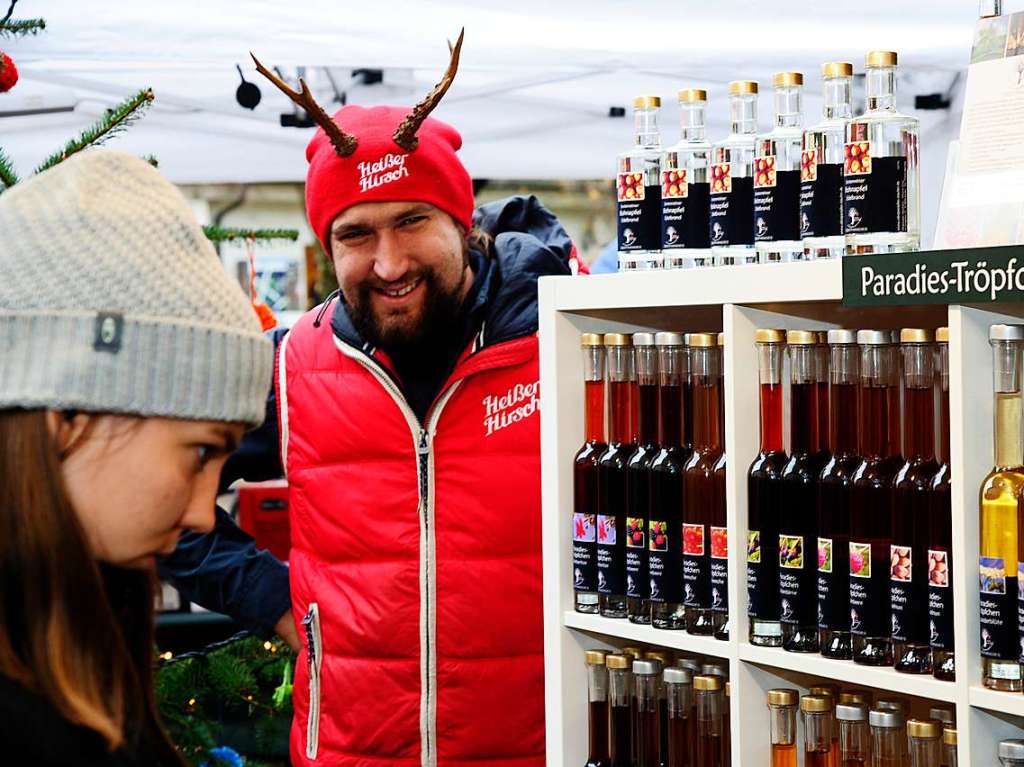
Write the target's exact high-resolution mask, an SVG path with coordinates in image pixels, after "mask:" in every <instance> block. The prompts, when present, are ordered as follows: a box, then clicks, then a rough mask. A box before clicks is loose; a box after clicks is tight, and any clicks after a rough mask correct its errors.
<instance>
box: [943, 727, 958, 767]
mask: <svg viewBox="0 0 1024 767" xmlns="http://www.w3.org/2000/svg"><path fill="white" fill-rule="evenodd" d="M957 741H958V737H957V732H956V727H945V728H943V730H942V767H957V765H958V764H959V763H960V761H959V758H958V757H957V753H956V747H957Z"/></svg>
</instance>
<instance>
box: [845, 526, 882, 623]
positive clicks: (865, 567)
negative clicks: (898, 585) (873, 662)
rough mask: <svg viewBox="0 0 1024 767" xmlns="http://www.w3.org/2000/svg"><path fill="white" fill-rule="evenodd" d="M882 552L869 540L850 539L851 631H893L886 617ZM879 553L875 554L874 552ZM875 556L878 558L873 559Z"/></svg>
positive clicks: (880, 548)
mask: <svg viewBox="0 0 1024 767" xmlns="http://www.w3.org/2000/svg"><path fill="white" fill-rule="evenodd" d="M888 548H889V547H888V546H886V547H885V553H881V551H882V547H881V546H879V547H878V551H877V552H876V551H872V548H871V544H870V543H860V542H858V541H850V633H851V634H856V635H857V636H872V637H883V636H890V635H891V633H892V625H891V623H892V621H891V619H890V618H889V597H890V595H889V568H888V567H886V564H887V560H886V557H887V556H888V553H889V552H888ZM876 553H878V554H879V556H878V557H876V556H875V554H876ZM875 559H877V560H878V561H873V560H875Z"/></svg>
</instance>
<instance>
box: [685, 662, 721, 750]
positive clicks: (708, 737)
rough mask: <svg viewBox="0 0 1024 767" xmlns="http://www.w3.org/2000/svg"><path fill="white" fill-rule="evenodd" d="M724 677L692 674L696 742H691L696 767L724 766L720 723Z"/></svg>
mask: <svg viewBox="0 0 1024 767" xmlns="http://www.w3.org/2000/svg"><path fill="white" fill-rule="evenodd" d="M724 687H725V680H724V679H722V678H721V677H719V676H703V675H702V676H696V677H694V678H693V691H694V695H695V697H696V698H697V742H696V743H695V744H694V752H695V754H696V757H697V759H696V767H725V765H724V760H723V748H724V746H723V741H724V739H725V732H724V728H723V726H722V709H723V705H724V695H723V692H722V690H723V688H724Z"/></svg>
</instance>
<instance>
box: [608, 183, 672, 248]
mask: <svg viewBox="0 0 1024 767" xmlns="http://www.w3.org/2000/svg"><path fill="white" fill-rule="evenodd" d="M616 191H617V199H618V230H619V250H620V251H630V250H658V249H659V248H660V247H661V226H660V221H661V186H659V185H658V184H649V185H647V186H644V174H643V173H640V172H636V173H620V174H619V175H618V177H617V178H616Z"/></svg>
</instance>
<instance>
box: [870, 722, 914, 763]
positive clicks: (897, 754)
mask: <svg viewBox="0 0 1024 767" xmlns="http://www.w3.org/2000/svg"><path fill="white" fill-rule="evenodd" d="M905 722H906V719H905V717H904V715H903V713H902V712H900V711H890V710H884V709H873V710H872V711H871V712H870V713H869V714H868V725H869V726H870V727H871V767H906V764H907V763H906V759H904V756H905V752H906V750H907V728H906V724H905Z"/></svg>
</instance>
